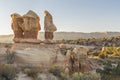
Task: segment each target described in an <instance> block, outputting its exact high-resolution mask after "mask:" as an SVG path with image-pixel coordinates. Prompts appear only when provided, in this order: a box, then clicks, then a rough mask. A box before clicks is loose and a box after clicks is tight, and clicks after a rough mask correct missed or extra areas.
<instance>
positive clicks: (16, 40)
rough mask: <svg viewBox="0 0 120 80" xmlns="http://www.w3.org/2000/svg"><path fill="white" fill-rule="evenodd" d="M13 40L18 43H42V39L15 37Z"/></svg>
mask: <svg viewBox="0 0 120 80" xmlns="http://www.w3.org/2000/svg"><path fill="white" fill-rule="evenodd" d="M13 41H14V42H16V43H33V44H40V43H42V41H41V40H37V39H18V38H15V39H13Z"/></svg>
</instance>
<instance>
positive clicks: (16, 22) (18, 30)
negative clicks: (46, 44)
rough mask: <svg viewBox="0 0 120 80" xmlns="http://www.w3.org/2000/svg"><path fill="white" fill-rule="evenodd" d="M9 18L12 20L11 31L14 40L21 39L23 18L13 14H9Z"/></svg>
mask: <svg viewBox="0 0 120 80" xmlns="http://www.w3.org/2000/svg"><path fill="white" fill-rule="evenodd" d="M11 18H12V24H11V27H12V30H13V32H14V39H15V38H23V37H24V36H23V29H22V27H23V18H22V16H21V15H19V14H18V13H13V14H11Z"/></svg>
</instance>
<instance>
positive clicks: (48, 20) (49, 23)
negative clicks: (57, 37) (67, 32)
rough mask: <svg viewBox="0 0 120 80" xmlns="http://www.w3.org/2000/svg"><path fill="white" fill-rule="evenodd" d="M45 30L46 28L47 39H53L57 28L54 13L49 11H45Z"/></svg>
mask: <svg viewBox="0 0 120 80" xmlns="http://www.w3.org/2000/svg"><path fill="white" fill-rule="evenodd" d="M44 15H45V17H44V30H45V39H51V40H52V39H53V37H54V36H53V32H55V31H56V30H57V28H56V26H55V25H54V23H53V18H52V15H51V14H50V13H49V12H48V11H46V10H45V11H44Z"/></svg>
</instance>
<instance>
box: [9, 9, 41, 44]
mask: <svg viewBox="0 0 120 80" xmlns="http://www.w3.org/2000/svg"><path fill="white" fill-rule="evenodd" d="M11 18H12V25H11V26H12V30H13V32H14V39H13V40H14V42H21V40H22V42H26V41H24V40H26V39H36V40H37V36H38V31H39V30H41V27H40V18H39V16H38V15H37V14H36V13H35V12H33V11H31V10H29V11H28V12H27V13H26V14H25V15H23V16H21V15H19V14H17V13H14V14H11ZM37 42H38V41H37Z"/></svg>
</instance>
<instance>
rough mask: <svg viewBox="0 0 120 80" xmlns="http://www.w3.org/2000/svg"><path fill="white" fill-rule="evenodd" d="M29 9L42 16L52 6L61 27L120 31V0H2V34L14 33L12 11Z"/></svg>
mask: <svg viewBox="0 0 120 80" xmlns="http://www.w3.org/2000/svg"><path fill="white" fill-rule="evenodd" d="M28 10H33V11H35V12H36V13H37V14H38V15H39V16H40V19H41V21H40V23H41V27H42V30H41V31H43V27H44V25H43V23H44V22H43V21H44V15H43V11H44V10H48V11H49V12H50V13H51V14H52V15H53V19H54V24H55V25H56V26H57V28H58V31H67V32H71V31H72V32H104V31H120V0H0V35H4V34H12V33H13V32H12V30H11V17H10V14H12V13H19V14H21V15H24V14H25V13H26V12H27V11H28Z"/></svg>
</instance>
